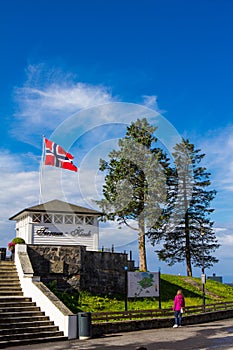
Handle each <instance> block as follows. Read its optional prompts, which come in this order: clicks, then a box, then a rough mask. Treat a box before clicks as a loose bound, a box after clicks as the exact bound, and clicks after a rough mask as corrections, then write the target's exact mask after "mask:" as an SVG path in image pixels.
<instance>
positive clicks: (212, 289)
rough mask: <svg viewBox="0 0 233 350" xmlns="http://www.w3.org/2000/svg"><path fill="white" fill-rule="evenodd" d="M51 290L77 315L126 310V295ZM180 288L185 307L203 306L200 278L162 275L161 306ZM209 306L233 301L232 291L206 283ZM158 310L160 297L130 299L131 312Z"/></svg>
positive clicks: (54, 287) (170, 299)
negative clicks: (100, 294)
mask: <svg viewBox="0 0 233 350" xmlns="http://www.w3.org/2000/svg"><path fill="white" fill-rule="evenodd" d="M50 289H51V290H52V291H53V292H54V293H55V294H56V295H57V296H58V297H59V298H60V299H61V300H62V301H63V302H64V304H65V305H66V306H67V307H68V308H69V309H70V310H71V311H72V312H74V313H77V312H79V311H85V312H98V311H121V310H124V307H125V300H124V296H94V295H90V294H89V293H86V292H80V293H77V294H75V295H74V294H73V295H70V294H67V293H59V292H57V290H56V286H55V285H53V286H50ZM178 289H182V290H183V294H184V296H185V300H186V306H193V305H201V304H202V284H201V281H200V278H193V277H186V276H176V275H165V274H162V275H161V307H162V308H170V307H172V305H173V299H174V296H175V294H176V292H177V290H178ZM205 294H206V304H211V303H215V302H221V301H232V300H233V288H232V287H231V286H228V285H226V284H222V283H219V282H215V281H212V280H207V283H206V285H205ZM158 307H159V302H158V298H136V299H129V300H128V309H129V310H130V309H131V310H142V309H156V308H158Z"/></svg>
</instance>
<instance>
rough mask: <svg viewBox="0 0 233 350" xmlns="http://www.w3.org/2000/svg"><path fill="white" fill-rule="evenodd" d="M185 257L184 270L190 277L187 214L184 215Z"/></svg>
mask: <svg viewBox="0 0 233 350" xmlns="http://www.w3.org/2000/svg"><path fill="white" fill-rule="evenodd" d="M185 241H186V244H185V253H186V254H185V255H186V269H187V276H189V277H192V275H193V273H192V265H191V254H190V237H189V219H188V213H187V211H186V214H185Z"/></svg>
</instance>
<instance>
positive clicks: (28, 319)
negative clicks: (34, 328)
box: [0, 314, 49, 325]
mask: <svg viewBox="0 0 233 350" xmlns="http://www.w3.org/2000/svg"><path fill="white" fill-rule="evenodd" d="M43 320H44V321H49V317H48V316H44V315H38V316H34V315H33V317H32V316H31V315H30V316H22V315H20V314H18V315H17V316H15V317H8V318H4V319H2V318H0V325H2V323H3V324H4V323H6V322H7V323H17V322H18V323H21V322H35V321H43Z"/></svg>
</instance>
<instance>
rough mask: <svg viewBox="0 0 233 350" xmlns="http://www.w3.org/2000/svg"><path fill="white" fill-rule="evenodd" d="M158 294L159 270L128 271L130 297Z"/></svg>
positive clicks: (154, 295) (156, 295)
mask: <svg viewBox="0 0 233 350" xmlns="http://www.w3.org/2000/svg"><path fill="white" fill-rule="evenodd" d="M158 296H159V273H158V272H128V298H141V297H158Z"/></svg>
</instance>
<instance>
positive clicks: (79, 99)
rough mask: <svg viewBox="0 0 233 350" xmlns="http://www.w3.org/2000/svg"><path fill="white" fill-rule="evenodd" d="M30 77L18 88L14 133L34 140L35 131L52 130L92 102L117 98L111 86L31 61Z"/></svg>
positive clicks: (18, 136) (93, 103)
mask: <svg viewBox="0 0 233 350" xmlns="http://www.w3.org/2000/svg"><path fill="white" fill-rule="evenodd" d="M26 74H27V79H26V82H25V83H24V84H23V85H22V86H21V87H16V88H15V91H14V95H15V103H16V105H17V108H16V112H15V115H14V117H15V123H14V124H13V126H12V133H13V134H14V136H15V137H16V138H19V139H21V140H24V141H25V140H30V142H31V143H33V137H34V136H35V135H38V134H39V135H42V134H43V133H44V131H45V130H46V131H47V132H51V131H53V130H54V128H56V126H57V125H59V124H60V123H61V122H62V121H64V120H65V119H66V118H67V117H69V116H70V115H71V114H73V113H75V112H77V111H78V110H80V109H84V108H87V107H90V106H94V105H99V104H104V103H108V102H112V101H116V100H117V99H116V98H113V96H112V93H111V91H110V89H109V88H107V87H105V86H102V85H89V84H86V83H83V82H78V81H77V80H76V77H75V76H74V75H72V74H64V73H62V72H61V71H58V70H54V69H50V68H47V67H46V66H45V65H43V64H40V65H30V66H28V68H27V70H26Z"/></svg>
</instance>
